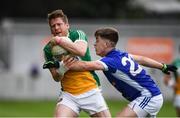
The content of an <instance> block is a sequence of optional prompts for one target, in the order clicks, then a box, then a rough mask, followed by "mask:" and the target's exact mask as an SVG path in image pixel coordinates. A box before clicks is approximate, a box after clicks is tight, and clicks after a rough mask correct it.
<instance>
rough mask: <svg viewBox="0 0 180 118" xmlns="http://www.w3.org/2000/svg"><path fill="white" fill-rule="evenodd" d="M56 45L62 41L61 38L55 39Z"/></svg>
mask: <svg viewBox="0 0 180 118" xmlns="http://www.w3.org/2000/svg"><path fill="white" fill-rule="evenodd" d="M55 40H56V44H58V45H60V44H61V41H62V38H61V37H56V39H55Z"/></svg>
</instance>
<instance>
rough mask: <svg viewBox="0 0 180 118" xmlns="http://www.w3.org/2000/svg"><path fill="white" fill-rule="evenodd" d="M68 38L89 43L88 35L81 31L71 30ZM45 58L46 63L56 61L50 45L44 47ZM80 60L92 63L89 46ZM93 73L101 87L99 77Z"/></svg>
mask: <svg viewBox="0 0 180 118" xmlns="http://www.w3.org/2000/svg"><path fill="white" fill-rule="evenodd" d="M68 38H69V39H71V40H72V42H76V41H84V42H86V43H88V40H87V36H86V34H85V33H84V32H83V31H81V30H69V33H68ZM44 56H45V60H46V61H52V60H54V59H53V55H52V53H51V47H50V45H49V43H48V44H47V45H46V46H45V47H44ZM79 58H80V59H81V60H82V61H91V56H90V50H89V46H88V48H87V50H86V53H85V56H83V57H79ZM91 73H92V75H93V76H94V78H95V80H96V82H97V84H98V85H100V81H99V78H98V76H97V75H96V74H95V72H94V71H92V72H91Z"/></svg>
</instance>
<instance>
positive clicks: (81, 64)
mask: <svg viewBox="0 0 180 118" xmlns="http://www.w3.org/2000/svg"><path fill="white" fill-rule="evenodd" d="M68 68H69V69H70V70H74V71H93V70H104V66H103V65H102V64H101V63H100V62H99V61H77V62H75V63H73V64H72V65H70V66H69V67H68Z"/></svg>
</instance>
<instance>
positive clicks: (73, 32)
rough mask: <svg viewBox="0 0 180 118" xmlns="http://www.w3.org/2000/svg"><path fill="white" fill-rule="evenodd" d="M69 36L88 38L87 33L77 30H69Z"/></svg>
mask: <svg viewBox="0 0 180 118" xmlns="http://www.w3.org/2000/svg"><path fill="white" fill-rule="evenodd" d="M69 35H74V36H86V34H85V32H84V31H83V30H76V29H70V30H69Z"/></svg>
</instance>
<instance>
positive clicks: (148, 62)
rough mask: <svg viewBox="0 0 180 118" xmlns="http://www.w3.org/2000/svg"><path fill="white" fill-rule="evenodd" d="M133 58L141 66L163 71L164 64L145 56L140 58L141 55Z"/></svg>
mask: <svg viewBox="0 0 180 118" xmlns="http://www.w3.org/2000/svg"><path fill="white" fill-rule="evenodd" d="M131 57H132V58H133V59H134V60H135V61H137V62H138V63H139V64H140V65H143V66H146V67H151V68H157V69H162V68H163V64H162V63H159V62H157V61H156V60H153V59H151V58H148V57H144V56H139V55H131Z"/></svg>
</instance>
